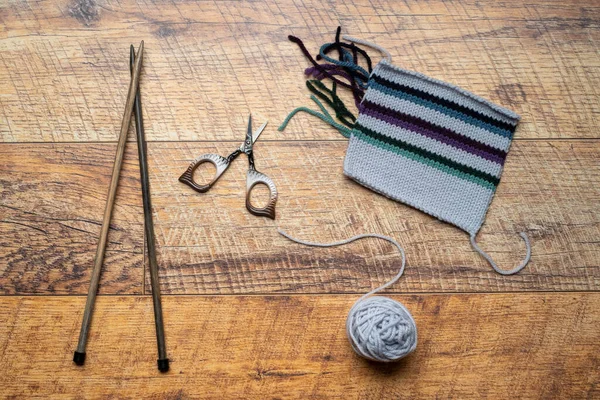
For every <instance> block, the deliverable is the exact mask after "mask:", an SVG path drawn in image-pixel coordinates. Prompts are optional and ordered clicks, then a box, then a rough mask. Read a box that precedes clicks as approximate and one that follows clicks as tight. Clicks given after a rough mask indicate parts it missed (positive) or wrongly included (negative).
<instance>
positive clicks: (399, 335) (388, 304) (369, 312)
mask: <svg viewBox="0 0 600 400" xmlns="http://www.w3.org/2000/svg"><path fill="white" fill-rule="evenodd" d="M278 232H279V234H281V235H282V236H284V237H286V238H287V239H289V240H291V241H293V242H296V243H299V244H303V245H306V246H313V247H334V246H341V245H345V244H348V243H352V242H354V241H356V240H359V239H364V238H377V239H383V240H385V241H387V242H389V243H391V244H393V245H394V246H396V248H397V249H398V251H399V252H400V254H401V255H402V266H401V267H400V270H399V271H398V273H397V274H396V276H394V277H393V278H392V279H391V280H390V281H388V282H386V283H385V284H383V285H381V286H379V287H378V288H376V289H373V290H371V291H370V292H369V293H367V294H365V295H364V296H362V297H361V298H359V299H358V300H357V301H356V302H355V303H354V305H353V306H352V308H350V311H349V313H348V319H347V320H346V334H347V335H348V340H349V341H350V344H351V345H352V348H353V349H354V351H355V352H356V354H358V355H359V356H362V357H364V358H367V359H369V360H373V361H381V362H391V361H397V360H399V359H401V358H403V357H405V356H406V355H408V354H410V353H411V352H412V351H414V350H415V348H416V347H417V326H416V324H415V321H414V319H413V317H412V315H411V314H410V312H409V311H408V310H407V309H406V307H404V305H403V304H402V303H400V302H398V301H396V300H393V299H390V298H388V297H383V296H373V297H369V296H372V295H373V294H375V293H377V292H379V291H381V290H383V289H385V288H387V287H389V286H391V285H393V284H394V283H396V282H397V281H398V279H400V277H402V274H403V273H404V268H405V266H406V255H405V254H404V249H402V246H400V244H399V243H398V242H397V241H395V240H394V239H392V238H391V237H389V236H384V235H378V234H374V233H372V234H363V235H357V236H353V237H351V238H349V239H346V240H341V241H339V242H333V243H315V242H308V241H304V240H300V239H296V238H293V237H291V236H290V235H288V234H287V233H285V232H284V231H282V230H281V229H279V230H278Z"/></svg>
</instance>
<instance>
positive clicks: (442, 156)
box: [344, 59, 519, 243]
mask: <svg viewBox="0 0 600 400" xmlns="http://www.w3.org/2000/svg"><path fill="white" fill-rule="evenodd" d="M518 121H519V116H518V115H517V114H515V113H514V112H512V111H510V110H507V109H505V108H502V107H500V106H497V105H495V104H493V103H491V102H489V101H487V100H484V99H482V98H481V97H478V96H476V95H474V94H471V93H469V92H467V91H465V90H463V89H460V88H458V87H456V86H454V85H451V84H449V83H446V82H442V81H439V80H437V79H433V78H430V77H427V76H425V75H423V74H420V73H417V72H412V71H407V70H404V69H402V68H399V67H396V66H394V65H392V64H391V63H390V62H389V61H387V60H385V59H384V60H382V61H381V62H380V63H379V64H378V65H377V66H376V67H375V69H374V70H373V73H372V74H371V77H370V80H369V83H368V89H367V91H366V93H365V96H364V99H363V101H362V103H361V104H360V108H359V116H358V120H357V122H356V124H355V126H354V128H353V130H352V135H351V138H350V143H349V145H348V151H347V153H346V158H345V161H344V173H345V174H346V175H347V176H349V177H350V178H352V179H354V180H356V181H357V182H359V183H360V184H362V185H364V186H366V187H368V188H370V189H372V190H374V191H376V192H379V193H381V194H383V195H385V196H387V197H390V198H392V199H394V200H398V201H401V202H403V203H406V204H408V205H411V206H413V207H415V208H417V209H419V210H422V211H424V212H426V213H428V214H430V215H432V216H434V217H436V218H439V219H441V220H443V221H446V222H449V223H451V224H453V225H456V226H457V227H459V228H461V229H463V230H464V231H466V232H468V233H469V234H470V235H471V237H472V238H474V236H475V235H476V234H477V232H478V231H479V228H480V227H481V225H482V224H483V221H484V219H485V214H486V212H487V209H488V206H489V205H490V202H491V201H492V198H493V196H494V192H495V190H496V187H497V186H498V183H499V181H500V176H501V174H502V168H503V166H504V160H505V159H506V154H507V152H508V150H509V148H510V144H511V141H512V137H513V134H514V132H515V129H516V126H517V123H518ZM473 243H474V241H473Z"/></svg>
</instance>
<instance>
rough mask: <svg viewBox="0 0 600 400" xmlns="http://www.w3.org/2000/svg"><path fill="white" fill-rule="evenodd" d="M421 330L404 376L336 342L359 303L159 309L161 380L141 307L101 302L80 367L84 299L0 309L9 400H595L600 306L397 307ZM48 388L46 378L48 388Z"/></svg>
mask: <svg viewBox="0 0 600 400" xmlns="http://www.w3.org/2000/svg"><path fill="white" fill-rule="evenodd" d="M396 299H397V300H399V301H402V302H403V303H404V304H405V305H406V307H407V308H408V309H409V310H410V311H411V312H412V313H413V316H414V318H415V320H416V323H417V326H418V329H419V344H418V346H417V350H416V351H415V352H414V353H413V354H411V355H410V356H409V357H407V358H406V359H404V360H403V361H401V362H399V363H394V364H388V365H382V364H374V363H369V362H366V361H364V360H362V359H360V358H358V357H357V356H356V355H354V353H353V352H352V350H351V348H350V346H349V344H348V342H347V339H346V336H345V330H344V324H345V319H346V313H347V311H348V309H349V307H350V306H351V305H352V302H353V301H354V300H355V297H354V296H331V295H329V296H276V297H262V296H251V297H238V296H224V297H202V296H165V297H163V304H164V310H165V322H166V324H167V325H166V326H167V329H166V334H167V344H168V346H169V347H168V348H169V355H170V357H171V359H172V363H171V367H172V368H171V371H170V372H169V373H168V374H166V375H159V372H158V371H156V367H155V359H156V354H155V352H156V349H155V343H154V342H155V341H154V331H153V329H154V328H153V324H152V322H151V320H152V301H151V298H150V297H149V296H144V297H142V296H128V297H114V296H109V297H106V296H105V297H102V296H101V297H99V298H98V303H97V311H96V314H95V321H94V324H93V327H92V331H91V332H90V338H91V340H90V345H89V347H88V359H87V362H86V365H85V366H84V367H77V366H75V365H74V364H73V362H72V361H71V356H72V352H71V350H72V348H73V346H74V344H75V341H76V338H77V331H78V324H79V320H78V316H80V315H81V310H82V308H83V302H84V298H83V297H53V298H49V297H46V298H28V297H9V298H7V297H4V298H0V318H1V319H2V320H3V321H7V323H6V324H4V323H3V324H0V352H1V353H0V354H2V357H1V358H0V367H1V368H2V371H3V373H2V374H1V375H0V392H1V393H2V394H3V396H5V397H7V398H11V397H14V398H44V399H52V398H65V397H67V398H89V399H94V398H120V399H139V398H156V399H212V398H214V399H217V398H218V399H239V398H245V399H342V398H343V399H391V398H393V399H431V398H444V399H446V398H458V399H471V398H473V399H481V398H490V399H508V398H523V399H525V398H527V399H534V398H535V399H585V398H587V399H593V398H597V397H598V396H600V391H599V390H600V388H599V387H598V385H597V383H598V381H599V379H600V372H599V371H600V359H599V357H598V354H600V331H599V330H598V320H599V319H600V294H597V293H596V294H589V293H588V294H583V293H582V294H550V293H544V294H531V295H529V294H519V295H513V294H502V295H444V296H440V295H438V296H435V295H423V296H400V297H396ZM49 377H52V378H49Z"/></svg>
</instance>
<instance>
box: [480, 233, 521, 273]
mask: <svg viewBox="0 0 600 400" xmlns="http://www.w3.org/2000/svg"><path fill="white" fill-rule="evenodd" d="M520 235H521V237H522V238H523V241H524V242H525V247H526V248H527V255H526V256H525V259H524V260H523V262H521V264H519V265H517V266H516V267H515V268H513V269H510V270H505V269H501V268H499V267H498V265H497V264H496V263H495V262H494V260H492V257H490V256H489V255H488V254H487V253H486V252H484V251H483V250H481V248H480V247H479V246H478V245H477V243H476V242H475V234H472V235H471V246H473V249H475V251H477V252H478V253H479V254H481V256H482V257H483V258H485V259H486V261H487V262H488V263H489V264H490V265H491V266H492V268H493V269H494V271H496V272H497V273H499V274H501V275H513V274H516V273H517V272H519V271H521V270H522V269H523V268H525V266H526V265H527V264H528V263H529V260H530V259H531V243H529V238H528V237H527V234H526V233H525V232H521V233H520Z"/></svg>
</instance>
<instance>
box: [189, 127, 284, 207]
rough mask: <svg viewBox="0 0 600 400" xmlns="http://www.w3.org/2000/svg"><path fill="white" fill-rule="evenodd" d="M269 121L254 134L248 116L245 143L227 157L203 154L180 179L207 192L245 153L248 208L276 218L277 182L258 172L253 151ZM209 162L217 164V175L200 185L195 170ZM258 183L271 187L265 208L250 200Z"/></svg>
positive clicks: (198, 189)
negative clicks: (195, 179)
mask: <svg viewBox="0 0 600 400" xmlns="http://www.w3.org/2000/svg"><path fill="white" fill-rule="evenodd" d="M266 125H267V123H266V122H265V123H264V124H262V125H261V127H260V128H258V130H257V131H256V132H255V133H254V135H252V115H250V117H249V118H248V130H247V132H246V139H245V140H244V143H242V144H241V146H240V147H239V148H237V149H236V150H235V151H234V152H233V153H231V154H230V155H228V156H227V157H222V156H220V155H218V154H203V155H201V156H200V157H198V158H196V159H195V160H194V161H192V163H191V164H190V166H189V167H188V169H187V170H186V171H185V172H184V173H183V175H181V176H180V177H179V181H180V182H183V183H185V184H186V185H188V186H189V187H191V188H192V189H194V190H195V191H197V192H200V193H204V192H207V191H208V190H209V189H210V188H211V187H212V185H214V184H215V182H217V180H218V179H219V178H220V177H221V175H223V173H224V172H225V171H226V170H227V168H229V165H230V164H231V162H232V161H233V160H235V159H236V157H237V156H239V155H240V154H242V153H245V154H246V155H247V156H248V175H247V177H246V208H247V209H248V211H250V213H252V214H254V215H257V216H259V217H268V218H271V219H275V203H276V202H277V188H276V187H275V183H274V182H273V181H272V180H271V178H269V177H268V176H266V175H265V174H263V173H261V172H258V171H257V170H256V168H255V167H254V153H253V152H252V146H253V144H254V142H256V139H258V137H259V136H260V134H261V133H262V131H263V130H264V129H265V126H266ZM206 162H209V163H211V164H213V165H214V166H215V168H216V169H217V171H216V173H215V176H214V177H213V179H212V180H211V181H210V182H209V183H207V184H205V185H199V184H198V183H196V182H195V181H194V171H195V170H196V168H198V167H199V166H200V165H201V164H204V163H206ZM258 184H263V185H265V186H267V187H268V188H269V193H270V195H269V201H268V203H267V205H266V206H264V207H263V208H258V207H254V206H253V205H252V203H251V202H250V193H251V192H252V189H253V188H254V186H256V185H258Z"/></svg>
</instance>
